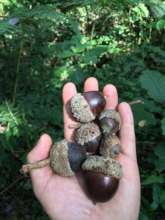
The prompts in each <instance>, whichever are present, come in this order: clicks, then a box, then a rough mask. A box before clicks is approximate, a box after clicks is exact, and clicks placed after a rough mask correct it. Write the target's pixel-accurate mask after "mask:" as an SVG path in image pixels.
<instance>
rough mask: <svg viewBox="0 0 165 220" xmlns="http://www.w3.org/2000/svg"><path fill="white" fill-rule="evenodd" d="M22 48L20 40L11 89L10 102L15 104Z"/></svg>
mask: <svg viewBox="0 0 165 220" xmlns="http://www.w3.org/2000/svg"><path fill="white" fill-rule="evenodd" d="M22 50H23V40H21V42H20V49H19V54H18V60H17V67H16V74H15V82H14V90H13V98H12V103H13V104H15V100H16V93H17V87H18V80H19V71H20V63H21V54H22Z"/></svg>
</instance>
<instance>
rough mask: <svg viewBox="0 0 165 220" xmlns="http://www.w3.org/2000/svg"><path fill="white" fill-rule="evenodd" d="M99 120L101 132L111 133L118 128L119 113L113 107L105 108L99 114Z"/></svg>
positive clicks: (119, 124)
mask: <svg viewBox="0 0 165 220" xmlns="http://www.w3.org/2000/svg"><path fill="white" fill-rule="evenodd" d="M99 120H100V125H101V128H102V129H103V133H106V134H113V133H116V132H117V131H118V130H120V127H121V118H120V114H119V113H118V112H117V111H116V110H114V109H105V110H104V111H102V112H101V114H100V116H99Z"/></svg>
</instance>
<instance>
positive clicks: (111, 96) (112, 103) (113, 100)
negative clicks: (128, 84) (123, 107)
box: [103, 84, 118, 109]
mask: <svg viewBox="0 0 165 220" xmlns="http://www.w3.org/2000/svg"><path fill="white" fill-rule="evenodd" d="M103 93H104V96H105V97H106V106H105V108H106V109H108V108H110V109H115V108H116V107H117V104H118V94H117V89H116V87H115V86H114V85H111V84H108V85H106V86H105V87H104V89H103Z"/></svg>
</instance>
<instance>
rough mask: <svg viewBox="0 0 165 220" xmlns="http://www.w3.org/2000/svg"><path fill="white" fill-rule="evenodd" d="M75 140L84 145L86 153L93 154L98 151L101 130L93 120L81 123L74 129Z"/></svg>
mask: <svg viewBox="0 0 165 220" xmlns="http://www.w3.org/2000/svg"><path fill="white" fill-rule="evenodd" d="M74 138H75V141H76V142H77V143H78V144H80V145H82V146H84V147H85V148H86V151H87V152H88V153H91V154H94V153H96V152H97V151H98V147H99V144H100V139H101V131H100V129H99V127H98V125H96V124H95V123H94V122H90V123H86V124H82V125H81V126H80V128H78V129H76V130H75V133H74Z"/></svg>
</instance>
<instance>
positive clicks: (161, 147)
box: [154, 142, 165, 159]
mask: <svg viewBox="0 0 165 220" xmlns="http://www.w3.org/2000/svg"><path fill="white" fill-rule="evenodd" d="M154 153H155V154H156V156H158V157H159V158H164V159H165V143H164V142H161V143H159V144H158V146H157V147H156V148H155V149H154Z"/></svg>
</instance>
